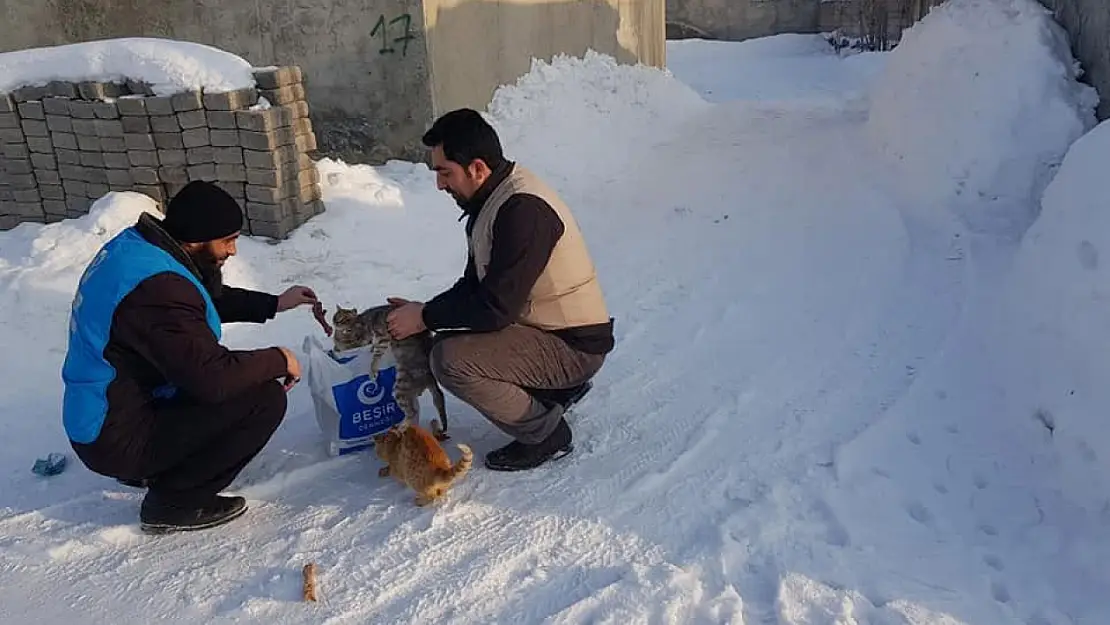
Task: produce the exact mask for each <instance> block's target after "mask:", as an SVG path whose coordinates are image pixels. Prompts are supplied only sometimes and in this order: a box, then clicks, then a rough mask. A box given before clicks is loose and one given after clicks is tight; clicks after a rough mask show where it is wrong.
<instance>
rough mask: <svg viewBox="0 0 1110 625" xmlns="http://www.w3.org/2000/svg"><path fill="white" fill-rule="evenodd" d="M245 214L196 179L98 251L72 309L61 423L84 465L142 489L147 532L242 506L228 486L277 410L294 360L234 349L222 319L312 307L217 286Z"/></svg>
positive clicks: (219, 517)
mask: <svg viewBox="0 0 1110 625" xmlns="http://www.w3.org/2000/svg"><path fill="white" fill-rule="evenodd" d="M242 226H243V215H242V211H241V209H240V207H239V205H238V204H237V203H236V201H235V200H234V199H233V198H232V197H231V196H230V195H228V194H227V193H226V192H225V191H223V190H222V189H220V188H219V187H217V186H216V185H213V184H211V183H206V182H192V183H189V184H188V185H187V186H186V187H184V188H183V189H182V190H181V191H180V192H179V193H178V194H177V195H176V196H175V197H174V198H173V199H172V200H171V201H170V202H169V204H168V206H167V208H166V216H165V219H164V220H161V221H160V220H158V219H156V218H155V217H153V216H152V215H149V214H144V215H142V216H141V217H140V218H139V220H138V222H137V223H136V224H135V225H134V226H132V227H130V228H127V229H126V230H124V231H123V232H121V233H120V234H119V235H117V236H116V237H115V238H113V239H112V240H111V241H109V242H108V243H107V244H105V245H104V247H103V248H101V250H100V251H99V252H98V253H97V255H96V256H95V257H94V258H93V260H92V261H91V263H90V264H89V266H88V267H87V268H86V269H85V272H84V274H83V275H82V277H81V282H80V285H79V286H78V288H77V293H76V296H75V297H74V300H73V306H72V310H71V313H70V315H71V316H70V322H69V346H68V351H67V353H66V357H65V363H64V365H63V367H62V380H63V382H64V384H65V392H64V397H63V406H62V421H63V425H64V427H65V432H66V435H67V436H68V437H69V440H70V444H71V446H72V447H73V449H74V451H75V452H76V454H77V456H78V457H79V458H80V459H81V461H82V462H83V463H84V464H85V466H87V467H88V468H89V469H90V470H92V471H94V472H96V473H99V474H101V475H105V476H109V477H114V478H117V479H119V480H120V481H121V482H124V483H126V484H130V485H136V486H146V487H148V488H149V490H148V492H147V494H146V497H145V498H144V499H143V503H142V507H141V510H140V514H139V518H140V521H141V527H142V529H143V531H146V532H150V533H165V532H172V531H179V530H196V529H203V528H208V527H214V526H217V525H221V524H223V523H226V522H228V521H230V520H232V519H234V518H236V517H238V516H239V515H241V514H242V513H243V512H245V511H246V507H247V506H246V501H245V500H244V499H243V498H242V497H226V496H221V495H220V494H219V493H220V491H221V490H223V489H224V488H226V487H227V486H228V485H229V484H230V483H231V481H232V480H233V479H234V478H235V476H236V475H238V474H239V472H240V471H242V469H243V468H244V467H245V466H246V464H247V463H248V462H249V461H250V460H251V459H252V458H253V457H254V456H255V455H256V454H257V453H258V452H259V451H261V450H262V448H263V446H265V444H266V443H267V441H269V439H270V437H271V436H272V435H273V433H274V431H275V430H276V429H277V427H278V425H279V424H280V423H281V421H282V419H283V418H284V416H285V408H286V396H285V393H286V391H287V390H288V388H289V387H291V386H292V384H294V383H295V382H296V381H297V379H299V377H300V365H299V363H298V362H297V359H296V358H295V357H294V355H293V353H292V352H291V351H289V350H288V349H286V348H284V347H268V348H265V349H256V350H229V349H227V348H226V347H224V346H223V345H221V344H220V342H219V341H220V337H221V324H222V323H230V322H253V323H263V322H265V321H268V320H269V319H272V318H273V317H274V315H275V314H276V313H278V312H281V311H284V310H288V309H290V308H293V307H295V306H299V305H302V304H310V303H313V302H315V299H316V298H315V295H314V294H313V292H312V291H311V290H309V289H307V288H304V287H292V288H290V289H289V290H287V291H285V292H284V293H283V294H281V295H280V296H274V295H270V294H267V293H259V292H255V291H249V290H245V289H237V288H232V287H228V286H223V284H222V283H223V277H222V269H223V265H224V262H225V261H226V260H227V259H228V258H229V257H231V256H233V255H234V254H235V253H236V240H237V238H238V236H239V232H240V230H241V229H242Z"/></svg>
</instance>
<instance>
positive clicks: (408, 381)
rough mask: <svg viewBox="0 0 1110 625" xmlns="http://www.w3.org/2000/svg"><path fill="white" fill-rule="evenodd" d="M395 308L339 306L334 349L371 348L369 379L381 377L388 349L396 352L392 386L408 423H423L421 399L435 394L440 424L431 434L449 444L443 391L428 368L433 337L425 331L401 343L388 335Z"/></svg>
mask: <svg viewBox="0 0 1110 625" xmlns="http://www.w3.org/2000/svg"><path fill="white" fill-rule="evenodd" d="M392 309H393V307H392V306H390V305H389V304H383V305H381V306H375V307H373V308H368V309H366V310H364V311H362V312H361V313H360V312H358V311H357V309H354V308H343V307H341V306H337V307H336V309H335V314H334V315H333V316H332V323H333V324H334V325H335V330H334V335H333V336H332V340H333V342H334V345H335V349H336V350H338V351H346V350H348V349H354V348H356V347H362V346H364V345H372V346H373V348H372V350H371V354H372V358H371V361H370V377H371V378H375V379H376V378H377V377H378V364H379V363H380V362H381V359H382V356H383V355H384V354H385V350H386V348H389V349H391V350H392V351H393V358H394V359H395V360H396V361H397V381H396V383H395V384H394V386H393V396H394V398H396V400H397V405H398V406H400V407H401V411H402V412H403V413H404V414H405V420H404V422H405V423H409V424H418V423H419V422H420V402H419V401H418V398H419V397H420V395H421V394H422V393H424V391H431V392H432V403H433V404H434V405H435V409H436V412H438V413H439V422H438V423H435V422H433V424H432V432H433V433H434V434H435V437H436V439H438V440H441V441H442V440H447V439H448V438H450V437H449V436H448V435H447V407H446V405H445V402H444V398H443V390H442V389H440V388H439V384H438V383H436V380H435V378H434V377H433V376H432V369H431V366H430V365H429V361H428V359H429V355H430V354H431V351H432V333H431V332H429V331H427V330H425V331H424V332H421V333H419V334H415V335H413V336H410V337H408V338H405V339H402V340H400V341H395V340H393V337H391V336H390V335H389V326H388V324H387V323H386V317H387V316H388V315H389V311H390V310H392Z"/></svg>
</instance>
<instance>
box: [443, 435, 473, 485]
mask: <svg viewBox="0 0 1110 625" xmlns="http://www.w3.org/2000/svg"><path fill="white" fill-rule="evenodd" d="M455 446H456V447H458V448H459V451H460V452H462V457H460V458H459V459H458V460H457V461H456V462H455V464H453V465H451V468H450V469H447V470H446V471H443V472H442V473H441V474H440V475H441V477H442V479H443V480H444V481H445V482H448V483H451V482H454V481H455V480H457V479H459V478H461V477H462V476H464V475H466V474H467V473H468V472H469V471H470V465H472V464H473V463H474V452H473V451H471V450H470V447H469V446H468V445H464V444H463V443H456V444H455Z"/></svg>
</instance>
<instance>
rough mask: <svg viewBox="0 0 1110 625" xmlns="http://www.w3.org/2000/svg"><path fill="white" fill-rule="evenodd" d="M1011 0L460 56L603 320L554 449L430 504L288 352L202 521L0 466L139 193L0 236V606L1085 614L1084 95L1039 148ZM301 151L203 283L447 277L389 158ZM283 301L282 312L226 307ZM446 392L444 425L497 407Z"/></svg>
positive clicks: (233, 618) (13, 451)
mask: <svg viewBox="0 0 1110 625" xmlns="http://www.w3.org/2000/svg"><path fill="white" fill-rule="evenodd" d="M1035 7H1036V4H1035V3H1034V2H1033V1H1032V0H966V1H959V2H953V3H951V4H950V5H949V6H948V7H947V8H946V9H945V10H944V11H938V12H935V13H934V14H933V15H932V16H930V18H929V19H927V20H926V21H925V22H923V23H922V24H921V25H920V26H919V27H918V28H916V29H915V30H914V32H913V34H912V35H911V36H910V37H909V38H908V39H907V40H906V43H905V44H904V45H903V46H901V47H900V48H899V49H898V50H896V51H895V52H893V53H890V54H886V55H880V54H868V55H856V56H849V57H837V56H835V55H833V54H831V51H829V50H828V49H827V48H826V47H824V46H823V44H821V42H820V40H819V38H815V37H793V36H787V37H778V38H771V39H766V40H761V41H755V42H749V43H746V44H708V43H705V42H692V41H684V42H674V43H672V44H671V48H670V58H671V66H672V69H673V70H674V72H675V76H674V77H671V76H668V75H665V74H664V73H661V72H656V71H653V70H646V69H634V68H627V67H624V68H622V67H617V66H615V65H612V64H610V63H609V62H607V61H606V60H605V59H602V58H598V57H590V58H588V59H587V60H586V61H585V62H582V61H577V62H572V61H560V62H556V63H555V64H553V65H540V66H537V67H536V68H535V69H534V71H533V73H532V74H530V75H529V76H527V77H526V78H525V79H524V80H522V81H521V83H520V84H519V85H518V86H516V87H514V88H508V89H504V90H502V91H501V92H499V93H498V95H497V96H496V97H495V98H494V102H493V103H492V104H491V107H490V109H491V114H492V115H493V117H494V119H495V121H496V123H497V124H498V126H499V128H500V129H501V131H502V133H503V138H504V140H505V143H506V145H507V146H508V149H509V151H510V155H511V157H514V158H518V159H520V160H521V161H522V162H523V163H525V164H526V165H528V166H530V167H532V168H533V169H535V170H536V171H538V172H539V173H540V174H541V175H543V176H545V177H546V178H547V179H548V180H550V181H551V182H552V183H553V184H555V185H556V186H557V187H558V188H559V189H560V190H561V191H562V192H563V193H564V194H565V198H566V199H567V200H568V201H569V202H570V204H571V205H572V206H573V207H574V208H575V209H576V211H577V214H578V215H579V218H580V221H581V223H582V226H583V228H584V231H585V233H586V236H587V238H588V240H589V243H590V245H591V248H592V250H593V252H594V254H595V259H596V261H597V264H598V268H599V271H600V274H601V278H602V281H603V284H604V286H605V288H606V293H607V296H608V298H609V301H610V304H611V307H612V308H613V310H614V312H615V314H616V315H617V317H618V322H617V332H618V348H617V351H616V352H615V353H614V354H613V356H612V358H611V360H610V361H609V363H608V365H607V366H606V368H605V369H604V370H603V372H602V374H601V375H600V377H599V379H598V385H597V387H596V389H595V391H594V392H593V393H592V394H591V395H589V396H588V397H587V399H586V400H585V401H584V402H583V403H582V404H581V405H580V407H579V408H577V409H576V410H575V414H574V417H573V419H574V427H575V432H576V436H577V437H578V438H577V440H578V451H577V453H576V454H575V455H573V456H572V457H570V458H567V459H566V460H564V461H561V462H560V463H557V464H556V465H553V466H550V467H547V468H544V469H542V470H539V471H536V472H534V473H529V474H521V475H512V474H498V473H492V472H488V471H485V470H483V469H481V468H480V467H476V468H475V470H474V471H473V472H472V473H471V474H470V476H469V477H467V478H466V479H465V480H464V481H463V482H462V483H461V484H459V485H458V486H457V487H456V489H455V490H453V491H452V494H451V496H450V498H449V500H448V501H446V502H445V503H444V504H443V505H442V506H440V507H438V508H437V509H434V510H429V509H417V508H415V507H413V506H412V504H411V497H410V495H409V494H408V493H405V492H404V491H402V490H401V489H400V488H399V487H398V486H396V485H394V484H392V483H388V482H385V481H382V480H379V479H378V478H377V476H376V469H377V466H378V464H377V462H376V461H375V460H374V459H373V458H371V457H369V456H358V457H347V458H342V459H327V458H326V457H325V455H324V450H323V446H322V444H321V436H320V433H319V431H318V428H317V426H316V423H315V420H314V419H313V417H312V413H311V404H310V401H309V399H308V397H307V390H306V389H304V388H301V387H298V388H296V389H295V390H294V391H293V394H292V407H291V410H290V413H289V415H288V417H287V419H286V422H285V423H284V424H283V426H282V428H281V429H280V430H279V432H278V434H277V436H276V438H275V439H274V441H273V442H272V444H271V445H270V446H269V447H267V448H266V449H265V450H264V451H263V453H262V454H261V456H260V457H259V458H258V460H257V461H256V462H255V463H253V464H252V465H251V466H249V467H248V468H247V470H246V471H245V472H244V474H243V475H242V476H241V479H240V480H239V481H238V483H237V485H236V486H237V488H238V489H239V490H240V492H241V493H244V494H245V495H246V496H248V497H249V499H250V500H251V505H252V509H251V511H250V512H249V513H248V515H247V516H245V517H244V518H242V519H240V520H238V521H236V522H235V523H234V524H232V525H229V526H227V527H226V528H224V529H222V530H219V531H215V532H206V533H203V534H199V535H193V536H189V535H182V536H169V537H160V538H150V537H145V536H143V535H141V534H139V532H138V529H137V523H136V515H137V511H138V502H139V500H140V498H141V493H140V492H138V491H135V490H131V489H127V488H124V487H121V486H118V485H117V484H115V483H114V482H112V481H110V480H106V479H103V478H100V477H97V476H95V475H92V474H90V473H89V472H87V471H85V470H84V469H83V468H81V467H80V466H79V465H76V464H75V465H72V468H71V469H70V470H69V471H67V472H66V473H65V474H63V475H61V476H58V477H54V478H50V479H43V478H38V477H36V476H34V475H32V474H31V473H30V471H29V468H30V466H31V464H32V463H33V461H34V458H35V457H36V456H45V455H46V454H47V453H48V452H50V451H56V450H66V449H67V448H66V445H65V442H64V439H63V437H62V431H61V425H60V420H59V418H58V415H57V410H58V409H57V406H58V404H59V399H60V388H59V385H58V382H57V379H58V371H59V368H60V365H61V360H62V355H63V352H62V350H63V347H64V332H63V331H64V323H65V314H66V310H67V305H68V301H69V298H70V296H71V293H72V290H73V288H74V285H75V283H76V280H77V277H78V274H79V272H80V271H81V269H82V268H83V266H84V264H85V262H86V261H87V260H88V258H89V257H90V255H91V254H92V253H93V251H94V250H95V249H96V248H97V246H98V245H99V244H101V243H102V242H103V241H104V240H106V239H107V238H109V237H110V236H111V235H112V234H114V233H115V232H116V231H118V230H119V229H120V228H122V227H124V226H126V225H128V224H129V223H131V221H132V220H133V218H134V217H135V215H136V214H137V211H139V210H142V208H143V205H144V204H143V202H142V201H138V200H136V199H135V198H134V197H131V196H116V198H115V201H114V202H106V203H104V204H102V205H100V206H98V208H97V210H96V211H95V212H94V214H93V215H91V216H88V217H85V218H82V219H80V220H74V221H69V222H65V223H61V224H55V225H51V226H46V227H41V226H29V225H24V226H21V227H20V228H18V229H16V230H14V231H12V232H9V233H6V234H4V233H0V250H2V251H0V293H2V294H3V297H2V298H0V333H2V344H3V345H4V346H5V348H6V350H7V353H8V357H6V358H4V359H3V360H2V361H0V375H2V376H3V377H4V378H5V379H7V380H9V381H10V383H9V384H8V385H7V386H6V387H5V388H4V390H3V391H0V440H3V441H4V443H2V445H3V453H2V454H0V622H32V621H33V622H39V623H47V624H53V623H62V622H69V621H74V622H81V623H147V622H162V623H196V622H205V623H230V622H251V623H254V622H258V623H278V624H286V623H290V624H291V623H327V624H329V625H339V624H342V623H367V622H375V623H387V622H388V623H401V622H405V623H408V622H411V623H418V622H419V623H432V622H434V623H490V622H498V623H538V622H551V623H621V624H625V623H707V624H709V623H713V624H715V623H745V624H747V625H752V624H761V623H780V624H783V625H818V624H832V623H836V624H843V625H848V624H851V623H858V624H864V623H866V624H871V625H895V624H913V625H924V624H929V625H942V624H943V625H951V624H957V623H959V624H969V625H970V624H974V625H988V624H994V623H998V624H1011V623H1013V624H1017V625H1063V624H1072V625H1080V624H1082V625H1088V624H1095V623H1100V624H1101V623H1107V622H1110V602H1107V601H1106V600H1105V588H1106V587H1107V585H1108V584H1110V575H1108V573H1107V572H1106V571H1107V569H1106V567H1105V566H1104V563H1105V562H1106V560H1107V558H1108V557H1110V499H1108V497H1110V495H1108V493H1110V441H1108V439H1107V436H1106V431H1107V430H1106V426H1105V424H1106V422H1107V418H1108V417H1106V416H1105V415H1106V414H1107V410H1106V408H1107V406H1110V390H1104V389H1107V388H1110V387H1106V386H1105V385H1103V384H1102V382H1103V381H1104V379H1105V377H1106V374H1107V373H1110V355H1108V354H1110V349H1108V348H1110V323H1108V322H1107V321H1106V320H1107V319H1110V314H1107V312H1108V311H1106V310H1105V308H1106V302H1108V301H1110V286H1107V285H1110V275H1108V274H1107V272H1106V270H1105V269H1103V266H1102V265H1101V264H1100V260H1099V259H1100V250H1101V249H1102V248H1104V247H1105V248H1107V249H1110V235H1108V234H1106V233H1107V232H1110V228H1108V227H1107V226H1108V225H1110V224H1107V223H1106V222H1107V217H1106V216H1105V215H1106V211H1105V206H1106V205H1107V202H1108V201H1110V192H1108V191H1107V187H1106V185H1105V184H1104V183H1103V182H1102V181H1103V179H1104V177H1105V176H1104V174H1103V173H1102V171H1103V170H1102V169H1101V168H1102V167H1103V165H1102V161H1104V160H1105V157H1106V155H1108V154H1110V131H1108V130H1107V128H1106V127H1104V126H1100V127H1098V128H1096V129H1095V130H1094V131H1093V132H1091V133H1089V134H1088V135H1087V136H1085V137H1083V138H1082V139H1081V140H1080V142H1079V143H1077V144H1075V150H1074V151H1073V152H1072V153H1070V154H1069V155H1068V157H1067V160H1066V161H1065V163H1064V165H1063V167H1062V168H1060V169H1059V171H1058V172H1056V170H1057V165H1058V164H1059V162H1060V159H1061V158H1062V157H1063V155H1064V152H1065V150H1066V149H1067V148H1068V146H1069V145H1070V144H1071V143H1072V142H1073V141H1075V139H1076V138H1077V137H1079V135H1080V134H1082V133H1083V132H1084V131H1086V130H1088V129H1089V128H1090V127H1091V125H1092V124H1093V119H1092V118H1091V117H1090V110H1091V102H1090V99H1089V95H1090V94H1089V93H1088V92H1086V91H1084V90H1083V89H1080V88H1077V87H1076V86H1075V85H1076V83H1075V81H1074V80H1073V78H1072V77H1071V76H1070V75H1069V72H1070V71H1071V66H1070V65H1069V63H1070V61H1069V60H1068V59H1067V58H1066V54H1067V51H1066V49H1064V50H1063V51H1061V49H1060V48H1059V46H1057V45H1056V43H1055V40H1054V39H1053V37H1052V36H1050V32H1051V31H1050V30H1049V29H1047V26H1046V25H1047V22H1046V20H1045V19H1044V15H1043V14H1042V13H1041V12H1039V11H1037V10H1036V9H1035ZM986 26H989V28H988V27H986ZM984 33H990V34H989V35H985V34H984ZM819 44H821V45H819ZM957 60H958V62H957ZM922 85H923V86H922ZM320 170H321V173H322V174H323V178H324V180H325V187H324V189H325V200H326V201H327V205H328V212H327V213H326V214H324V215H322V216H320V217H319V218H317V219H314V220H313V221H312V222H311V223H310V224H309V225H307V226H305V227H304V228H302V229H301V230H300V231H298V233H297V234H296V235H295V236H294V237H293V238H292V239H291V240H290V241H287V242H284V243H281V244H280V245H273V246H271V245H267V244H264V243H261V242H253V241H247V242H245V243H244V244H243V245H242V246H241V247H240V256H239V257H237V258H236V259H234V260H233V261H232V263H231V264H230V265H229V270H228V273H229V282H232V283H238V284H242V285H245V286H253V287H258V288H265V289H269V290H272V291H276V290H278V289H280V288H282V287H284V286H287V285H289V284H293V283H304V284H309V285H311V286H312V287H314V288H315V289H316V290H317V291H318V293H319V294H320V295H321V296H322V298H323V299H324V301H325V302H326V303H327V305H328V306H329V308H331V307H333V306H334V305H335V304H345V305H359V306H365V305H370V304H373V303H375V302H379V301H381V300H382V298H384V297H385V296H387V295H394V294H396V295H403V296H412V297H426V296H429V295H432V294H434V293H435V292H437V291H438V290H440V289H441V288H443V287H445V286H446V285H448V284H449V283H450V281H451V280H453V279H454V277H455V276H456V275H457V272H458V271H459V270H460V268H461V263H462V260H463V258H464V256H463V255H464V253H465V252H464V249H465V248H464V244H463V240H462V229H461V225H460V224H458V223H457V222H456V221H455V217H456V216H457V209H456V208H455V207H454V205H453V203H452V202H451V201H450V199H449V198H447V197H446V196H445V195H443V194H440V193H437V192H436V191H435V190H434V184H433V179H432V177H431V176H430V174H429V173H428V172H427V170H426V169H424V168H423V167H422V166H416V165H412V164H407V163H393V164H390V165H389V166H387V167H383V168H376V169H375V168H370V167H365V166H359V167H349V166H347V165H344V164H342V163H336V162H332V161H323V162H321V163H320ZM1053 172H1056V173H1057V176H1056V179H1055V182H1054V183H1053V185H1052V186H1051V187H1049V189H1048V193H1047V195H1046V196H1045V201H1044V203H1043V211H1042V210H1041V202H1040V197H1041V192H1042V190H1043V184H1044V183H1045V182H1047V181H1048V179H1049V177H1050V175H1051V174H1052V173H1053ZM1030 181H1033V184H1029V183H1030ZM1027 229H1028V230H1027ZM314 332H318V329H317V327H316V326H315V324H314V322H313V321H312V319H311V316H310V315H309V314H308V312H299V311H298V312H295V313H288V314H286V315H283V316H281V317H279V319H277V320H275V321H274V322H272V323H271V324H269V325H267V326H264V327H261V328H254V327H234V326H231V327H229V329H228V332H227V336H228V342H229V343H230V344H232V345H234V346H254V345H263V344H273V343H277V344H284V345H288V346H290V347H293V348H297V347H299V346H300V344H301V341H302V339H303V337H304V336H305V335H306V334H309V333H314ZM425 403H426V404H427V400H426V399H425ZM448 410H450V411H451V413H452V415H453V417H454V419H453V422H452V426H453V429H454V436H455V440H457V441H460V442H467V443H470V444H471V445H472V447H473V448H474V451H475V453H476V454H482V453H484V452H486V451H488V450H489V449H491V448H493V447H495V446H498V445H501V444H503V443H504V442H505V439H504V438H503V437H502V435H500V434H499V433H497V432H495V431H494V430H493V429H492V428H491V427H490V426H488V425H487V424H486V423H484V422H483V421H482V420H481V418H480V417H478V416H477V415H476V414H475V413H474V412H473V411H471V410H470V409H468V408H467V407H466V406H464V405H462V404H460V403H459V402H457V401H453V399H452V398H449V403H448ZM451 453H452V454H456V453H457V452H456V451H455V450H453V449H452V450H451ZM308 561H315V562H317V563H318V565H319V566H320V568H321V592H322V597H323V601H322V602H321V603H320V604H317V605H311V604H303V603H300V602H299V601H298V594H299V588H300V573H299V571H300V566H301V565H302V564H303V563H305V562H308Z"/></svg>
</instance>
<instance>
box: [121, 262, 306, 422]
mask: <svg viewBox="0 0 1110 625" xmlns="http://www.w3.org/2000/svg"><path fill="white" fill-rule="evenodd" d="M112 332H113V335H114V337H115V338H116V339H117V340H119V341H120V342H122V343H123V344H125V345H127V346H128V347H130V348H131V349H134V350H135V351H136V352H138V353H139V354H140V355H141V356H142V357H143V358H145V359H146V360H147V361H149V362H150V363H151V364H153V365H154V366H155V367H156V368H157V369H158V370H159V371H160V372H161V373H162V375H163V376H165V378H166V379H167V380H168V381H169V382H170V383H171V384H174V385H175V386H177V387H179V388H181V389H182V390H184V391H186V392H188V393H189V394H190V395H192V396H193V397H194V398H196V400H197V401H199V402H201V403H213V404H214V403H220V402H223V401H226V400H227V399H229V398H231V397H233V396H235V395H237V394H239V393H242V392H243V391H246V390H247V389H250V388H252V387H255V386H258V385H260V384H262V383H263V382H267V381H269V380H274V379H277V378H280V377H282V376H284V375H285V373H286V363H285V355H284V354H283V353H282V352H281V350H279V349H278V348H276V347H269V348H265V349H257V350H245V351H244V350H229V349H227V348H226V347H224V346H223V345H220V343H219V342H218V341H217V340H216V337H215V336H214V335H213V334H212V331H211V329H209V327H208V321H207V319H206V316H205V308H204V300H203V299H202V298H201V295H200V293H199V292H197V289H196V287H195V286H194V285H193V284H192V283H191V282H189V281H188V280H186V279H185V278H183V277H181V276H179V275H176V274H173V273H162V274H158V275H156V276H153V277H151V278H148V279H147V280H145V281H144V282H143V283H142V284H140V285H139V286H138V287H136V288H135V290H134V291H132V292H131V293H130V294H128V295H127V297H125V298H124V299H123V301H122V302H120V305H119V307H118V308H117V309H116V315H115V320H114V323H113V326H112Z"/></svg>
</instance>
